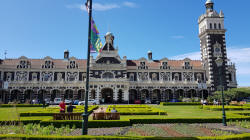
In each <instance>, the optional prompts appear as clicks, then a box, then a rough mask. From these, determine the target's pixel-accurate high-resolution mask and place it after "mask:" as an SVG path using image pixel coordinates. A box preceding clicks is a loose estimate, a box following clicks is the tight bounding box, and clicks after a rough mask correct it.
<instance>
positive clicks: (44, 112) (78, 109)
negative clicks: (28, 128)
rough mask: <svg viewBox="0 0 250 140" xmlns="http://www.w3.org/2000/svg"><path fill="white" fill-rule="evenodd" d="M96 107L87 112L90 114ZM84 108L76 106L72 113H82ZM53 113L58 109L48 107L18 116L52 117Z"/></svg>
mask: <svg viewBox="0 0 250 140" xmlns="http://www.w3.org/2000/svg"><path fill="white" fill-rule="evenodd" d="M97 108H98V106H90V107H89V108H88V112H89V113H92V112H93V110H95V109H97ZM83 112H84V107H83V106H76V108H75V109H74V113H83ZM54 113H59V107H48V108H46V109H44V110H35V111H29V112H21V113H20V116H22V117H25V116H53V114H54Z"/></svg>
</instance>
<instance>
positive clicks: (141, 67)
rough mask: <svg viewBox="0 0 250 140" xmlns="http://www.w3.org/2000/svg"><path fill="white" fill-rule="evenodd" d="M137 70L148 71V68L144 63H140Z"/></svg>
mask: <svg viewBox="0 0 250 140" xmlns="http://www.w3.org/2000/svg"><path fill="white" fill-rule="evenodd" d="M138 69H148V67H147V66H146V62H140V66H139V67H138Z"/></svg>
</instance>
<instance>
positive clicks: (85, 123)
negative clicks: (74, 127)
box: [82, 0, 92, 135]
mask: <svg viewBox="0 0 250 140" xmlns="http://www.w3.org/2000/svg"><path fill="white" fill-rule="evenodd" d="M88 4H89V5H88ZM87 5H88V6H89V8H88V10H89V29H88V30H89V32H88V52H87V74H86V85H85V88H86V93H85V108H84V109H85V112H84V114H82V116H83V123H82V135H87V134H88V117H89V114H88V97H89V59H90V44H91V17H92V0H87Z"/></svg>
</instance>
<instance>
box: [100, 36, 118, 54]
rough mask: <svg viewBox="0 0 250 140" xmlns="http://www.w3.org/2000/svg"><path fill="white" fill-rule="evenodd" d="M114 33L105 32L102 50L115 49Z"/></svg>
mask: <svg viewBox="0 0 250 140" xmlns="http://www.w3.org/2000/svg"><path fill="white" fill-rule="evenodd" d="M114 39H115V37H114V35H113V34H112V33H111V32H107V33H106V35H105V42H106V43H105V45H104V47H103V49H102V50H105V51H112V50H115V48H114Z"/></svg>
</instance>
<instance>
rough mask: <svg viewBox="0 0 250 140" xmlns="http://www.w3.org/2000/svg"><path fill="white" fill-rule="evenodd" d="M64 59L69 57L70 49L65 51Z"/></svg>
mask: <svg viewBox="0 0 250 140" xmlns="http://www.w3.org/2000/svg"><path fill="white" fill-rule="evenodd" d="M64 59H69V51H68V50H65V51H64Z"/></svg>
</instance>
